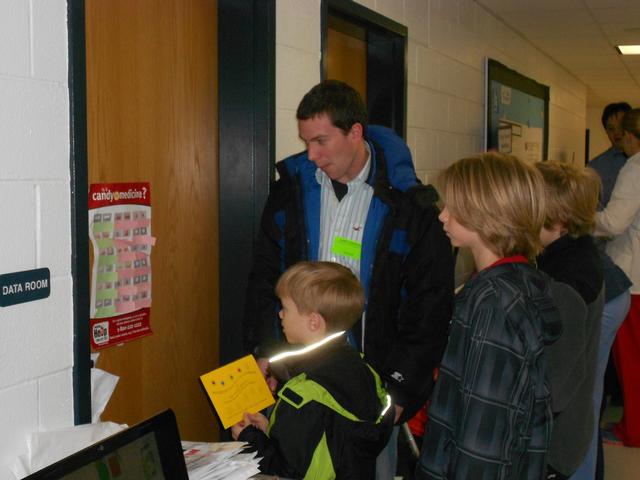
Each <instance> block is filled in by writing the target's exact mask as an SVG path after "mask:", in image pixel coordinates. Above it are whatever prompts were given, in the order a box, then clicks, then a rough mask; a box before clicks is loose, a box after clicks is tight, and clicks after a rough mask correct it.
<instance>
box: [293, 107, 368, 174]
mask: <svg viewBox="0 0 640 480" xmlns="http://www.w3.org/2000/svg"><path fill="white" fill-rule="evenodd" d="M298 135H299V136H300V138H301V139H302V141H303V142H304V143H305V145H306V146H307V154H308V155H309V160H311V161H312V162H313V163H315V164H316V166H317V167H318V168H319V169H321V170H322V171H323V172H324V173H326V174H327V176H328V177H329V178H330V179H332V180H337V181H338V182H341V183H347V182H348V181H350V180H353V179H354V178H355V177H357V176H358V174H359V173H360V170H362V167H363V165H361V163H360V162H359V161H358V160H359V159H358V155H362V153H363V148H364V144H363V138H362V125H360V124H359V123H356V124H354V125H353V126H352V127H351V130H349V131H348V132H347V133H345V132H343V131H342V130H340V129H339V128H338V127H336V126H334V125H333V124H332V123H331V119H330V118H329V116H328V115H326V114H321V115H317V116H315V117H312V118H309V119H307V120H298Z"/></svg>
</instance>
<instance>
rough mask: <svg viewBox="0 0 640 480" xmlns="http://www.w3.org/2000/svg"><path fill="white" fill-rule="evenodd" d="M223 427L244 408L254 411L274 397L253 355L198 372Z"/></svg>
mask: <svg viewBox="0 0 640 480" xmlns="http://www.w3.org/2000/svg"><path fill="white" fill-rule="evenodd" d="M200 381H201V382H202V385H204V389H205V390H206V391H207V394H208V395H209V398H210V399H211V403H213V406H214V407H215V409H216V412H217V413H218V416H219V417H220V420H221V421H222V425H223V426H224V428H229V427H230V426H231V425H234V424H236V423H238V422H240V421H241V420H242V417H243V415H244V412H249V413H256V412H259V411H260V410H262V409H263V408H267V407H268V406H269V405H273V404H274V403H275V400H274V399H273V395H271V390H269V386H268V385H267V382H266V381H265V379H264V376H263V375H262V372H261V371H260V367H258V364H257V363H256V360H255V358H253V355H247V356H246V357H242V358H241V359H239V360H236V361H235V362H231V363H228V364H227V365H224V366H222V367H220V368H216V369H215V370H213V371H211V372H209V373H205V374H204V375H201V376H200Z"/></svg>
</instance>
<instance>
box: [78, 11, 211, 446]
mask: <svg viewBox="0 0 640 480" xmlns="http://www.w3.org/2000/svg"><path fill="white" fill-rule="evenodd" d="M86 47H87V48H86V50H87V110H88V112H87V123H88V144H89V147H88V154H89V158H88V165H89V181H90V182H91V183H95V182H125V181H126V182H138V181H149V182H150V183H151V199H152V205H151V207H152V226H151V228H152V234H153V235H154V236H155V237H156V238H157V242H156V245H155V247H153V249H152V253H151V263H152V270H153V274H152V275H153V276H152V278H153V286H152V289H153V290H152V298H153V303H152V306H151V328H152V330H153V335H151V336H148V337H145V338H142V339H139V340H134V341H132V342H130V343H127V344H125V345H122V346H117V347H112V348H109V349H106V350H103V351H102V353H101V356H100V359H99V361H98V367H100V368H103V369H104V370H106V371H108V372H111V373H114V374H116V375H118V376H120V382H119V384H118V386H117V388H116V391H115V393H114V395H113V397H112V398H111V401H110V403H109V405H108V407H107V409H106V411H105V413H104V414H103V416H102V418H103V420H112V421H116V422H126V423H129V424H133V423H136V422H138V421H140V420H142V419H144V418H147V417H149V416H151V415H153V414H155V413H157V412H158V411H160V410H162V409H165V408H172V409H173V410H174V411H175V412H176V416H177V418H178V423H179V427H180V432H181V435H182V438H184V439H192V440H215V439H216V438H217V437H218V431H217V421H216V419H215V416H214V414H213V412H212V410H211V408H210V406H209V404H208V401H207V399H206V396H205V394H204V393H203V391H202V389H201V387H200V383H199V375H200V374H202V373H205V372H207V371H209V370H211V369H213V368H215V367H216V366H217V363H218V343H219V340H218V310H219V299H218V204H217V202H218V188H217V185H218V161H217V143H218V142H217V115H218V107H217V18H216V1H215V0H135V1H132V0H86Z"/></svg>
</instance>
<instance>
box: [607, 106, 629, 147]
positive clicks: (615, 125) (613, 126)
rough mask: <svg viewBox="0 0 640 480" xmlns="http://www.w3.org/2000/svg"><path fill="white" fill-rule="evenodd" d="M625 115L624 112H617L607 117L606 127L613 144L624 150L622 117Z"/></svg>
mask: <svg viewBox="0 0 640 480" xmlns="http://www.w3.org/2000/svg"><path fill="white" fill-rule="evenodd" d="M623 117H624V112H617V113H614V114H613V115H611V116H610V117H609V118H607V121H606V122H605V125H604V129H605V131H606V132H607V137H609V141H610V142H611V146H612V147H614V148H616V149H618V150H622V137H623V134H622V118H623Z"/></svg>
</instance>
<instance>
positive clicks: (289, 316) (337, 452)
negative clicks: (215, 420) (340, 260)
mask: <svg viewBox="0 0 640 480" xmlns="http://www.w3.org/2000/svg"><path fill="white" fill-rule="evenodd" d="M276 294H277V295H278V297H279V298H280V301H281V304H282V309H281V310H280V319H281V321H282V329H283V332H284V334H285V336H286V338H287V341H288V342H289V343H291V344H297V345H301V346H302V348H299V349H297V350H293V351H287V352H283V353H281V354H278V355H276V356H274V357H271V358H270V359H269V370H270V373H271V374H272V375H275V376H276V377H278V378H277V379H278V381H279V383H280V384H282V383H284V382H286V383H285V384H284V386H283V387H282V388H281V389H280V390H279V391H278V397H279V399H278V402H277V403H276V406H275V408H274V410H273V412H272V413H271V416H270V418H269V419H267V418H266V417H265V416H264V415H262V414H260V413H256V414H249V413H247V414H245V417H244V421H243V422H240V423H238V424H236V425H234V426H233V427H232V429H231V433H232V436H233V438H235V439H238V440H241V441H245V442H248V443H249V444H250V445H251V447H253V448H255V449H256V450H257V451H258V455H259V456H261V457H263V458H262V460H261V461H260V468H261V470H262V472H263V473H268V474H271V475H279V476H283V477H287V478H315V479H319V480H322V479H327V480H329V479H334V478H354V479H362V480H370V479H372V478H374V475H375V473H374V472H375V464H376V457H377V455H378V454H379V453H380V451H381V450H382V449H383V448H384V446H385V445H386V443H387V441H388V439H389V436H390V434H391V428H392V425H393V420H394V409H392V408H389V407H391V402H390V398H389V396H388V395H386V392H385V390H384V388H383V387H382V384H381V381H380V377H379V376H378V374H377V373H376V372H375V371H374V370H373V369H372V368H371V367H369V365H367V364H366V363H365V361H364V360H363V359H362V357H361V356H360V354H359V353H358V352H357V351H356V350H355V349H353V348H352V347H351V346H349V345H348V342H347V337H346V330H348V329H349V328H351V327H352V326H353V324H354V323H355V322H356V321H357V320H358V319H359V318H360V316H361V315H362V311H363V308H364V292H363V290H362V286H361V285H360V282H359V281H358V279H357V278H356V277H355V275H354V274H353V273H352V272H351V270H349V269H348V268H346V267H344V266H342V265H339V264H337V263H332V262H300V263H297V264H295V265H293V266H292V267H290V268H289V269H288V270H286V271H285V272H284V274H283V275H282V276H281V277H280V279H279V280H278V283H277V285H276Z"/></svg>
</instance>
